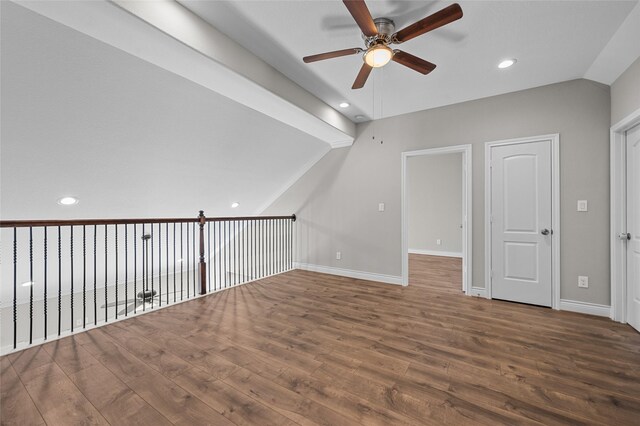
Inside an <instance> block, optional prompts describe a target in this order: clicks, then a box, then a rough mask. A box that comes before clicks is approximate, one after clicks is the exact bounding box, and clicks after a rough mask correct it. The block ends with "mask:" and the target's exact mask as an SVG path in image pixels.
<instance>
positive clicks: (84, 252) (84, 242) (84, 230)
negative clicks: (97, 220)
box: [82, 225, 87, 328]
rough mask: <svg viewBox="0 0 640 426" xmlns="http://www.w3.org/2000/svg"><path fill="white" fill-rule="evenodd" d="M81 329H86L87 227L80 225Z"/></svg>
mask: <svg viewBox="0 0 640 426" xmlns="http://www.w3.org/2000/svg"><path fill="white" fill-rule="evenodd" d="M82 328H87V226H86V225H82Z"/></svg>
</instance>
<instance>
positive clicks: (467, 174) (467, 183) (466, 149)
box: [401, 144, 473, 295]
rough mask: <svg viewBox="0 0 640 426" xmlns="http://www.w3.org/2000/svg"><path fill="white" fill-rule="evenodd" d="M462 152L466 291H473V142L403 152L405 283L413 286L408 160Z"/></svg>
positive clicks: (463, 243)
mask: <svg viewBox="0 0 640 426" xmlns="http://www.w3.org/2000/svg"><path fill="white" fill-rule="evenodd" d="M455 153H462V215H463V217H462V220H463V222H462V226H463V232H462V290H463V291H464V292H465V294H466V295H472V294H473V285H472V281H471V280H472V277H473V274H472V272H473V271H472V257H471V255H472V247H473V244H472V226H471V225H472V222H473V221H472V212H473V208H472V207H473V204H472V196H471V194H472V192H473V191H472V186H471V182H472V179H471V177H472V173H473V170H472V167H471V159H472V157H471V145H470V144H469V145H454V146H446V147H441V148H429V149H421V150H417V151H405V152H403V153H402V192H401V194H402V203H401V208H402V212H401V220H402V285H403V286H407V285H409V208H408V207H409V206H408V201H409V199H408V198H409V197H408V194H407V189H408V188H407V161H408V159H409V158H410V157H418V156H421V155H441V154H455Z"/></svg>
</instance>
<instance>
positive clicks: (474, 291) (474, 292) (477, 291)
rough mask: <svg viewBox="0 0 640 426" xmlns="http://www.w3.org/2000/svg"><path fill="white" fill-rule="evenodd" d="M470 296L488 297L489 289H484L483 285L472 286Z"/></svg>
mask: <svg viewBox="0 0 640 426" xmlns="http://www.w3.org/2000/svg"><path fill="white" fill-rule="evenodd" d="M469 296H476V297H483V298H486V297H487V291H486V289H484V288H482V287H471V291H470V292H469Z"/></svg>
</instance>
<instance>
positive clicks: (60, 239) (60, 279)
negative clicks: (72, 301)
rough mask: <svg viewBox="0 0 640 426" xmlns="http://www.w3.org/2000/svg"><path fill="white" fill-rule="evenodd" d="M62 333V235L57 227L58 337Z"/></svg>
mask: <svg viewBox="0 0 640 426" xmlns="http://www.w3.org/2000/svg"><path fill="white" fill-rule="evenodd" d="M61 332H62V235H61V230H60V226H58V336H60V333H61Z"/></svg>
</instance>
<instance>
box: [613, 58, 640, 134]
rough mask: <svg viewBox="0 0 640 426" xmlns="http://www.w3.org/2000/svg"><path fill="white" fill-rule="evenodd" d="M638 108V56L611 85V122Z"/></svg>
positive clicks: (639, 80)
mask: <svg viewBox="0 0 640 426" xmlns="http://www.w3.org/2000/svg"><path fill="white" fill-rule="evenodd" d="M638 109H640V58H638V59H636V61H635V62H634V63H633V64H631V66H630V67H629V68H627V70H626V71H625V72H623V73H622V75H620V77H618V79H617V80H616V81H615V82H614V83H613V84H612V85H611V124H612V125H613V124H616V123H617V122H619V121H620V120H622V119H623V118H625V117H626V116H628V115H629V114H631V113H632V112H634V111H637V110H638Z"/></svg>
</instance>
